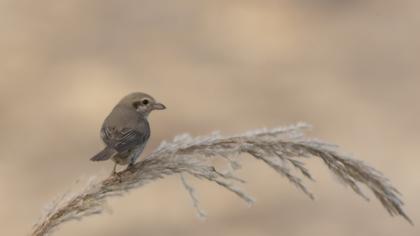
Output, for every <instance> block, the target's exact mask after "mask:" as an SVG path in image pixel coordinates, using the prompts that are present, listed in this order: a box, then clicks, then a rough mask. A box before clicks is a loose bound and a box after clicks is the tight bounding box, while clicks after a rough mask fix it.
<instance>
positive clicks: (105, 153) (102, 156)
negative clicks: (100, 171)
mask: <svg viewBox="0 0 420 236" xmlns="http://www.w3.org/2000/svg"><path fill="white" fill-rule="evenodd" d="M116 153H117V151H116V150H115V149H113V148H110V147H106V148H104V150H102V151H100V152H99V153H98V154H96V155H95V156H94V157H92V158H90V160H91V161H106V160H108V159H109V158H111V157H112V156H113V155H115V154H116Z"/></svg>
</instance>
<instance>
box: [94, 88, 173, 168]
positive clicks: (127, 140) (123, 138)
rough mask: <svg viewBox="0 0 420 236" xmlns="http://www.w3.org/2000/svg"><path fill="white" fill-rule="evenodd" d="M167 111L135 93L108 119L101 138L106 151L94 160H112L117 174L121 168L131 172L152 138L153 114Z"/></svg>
mask: <svg viewBox="0 0 420 236" xmlns="http://www.w3.org/2000/svg"><path fill="white" fill-rule="evenodd" d="M164 109H166V107H165V106H164V105H163V104H161V103H158V102H156V101H155V99H154V98H153V97H151V96H150V95H148V94H145V93H140V92H136V93H131V94H129V95H127V96H125V97H124V98H123V99H122V100H121V101H120V102H119V103H118V104H117V105H116V106H115V107H114V109H113V110H112V112H111V113H110V114H109V115H108V117H107V118H106V119H105V121H104V123H103V124H102V128H101V138H102V140H103V141H104V143H105V145H106V147H105V148H104V149H103V150H102V151H101V152H99V153H98V154H96V155H95V156H94V157H92V158H91V159H90V160H92V161H105V160H108V159H112V160H113V161H114V162H115V165H114V169H113V172H112V173H113V174H115V172H116V167H117V164H118V165H128V167H127V168H130V167H131V166H132V165H133V164H134V162H135V161H136V160H137V158H138V157H139V156H140V154H141V153H142V152H143V150H144V147H145V146H146V143H147V141H148V140H149V137H150V126H149V122H148V121H147V117H148V116H149V114H150V112H152V111H153V110H164Z"/></svg>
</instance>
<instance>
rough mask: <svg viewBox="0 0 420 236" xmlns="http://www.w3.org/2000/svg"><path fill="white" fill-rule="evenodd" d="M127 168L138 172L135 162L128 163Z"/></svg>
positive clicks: (132, 171)
mask: <svg viewBox="0 0 420 236" xmlns="http://www.w3.org/2000/svg"><path fill="white" fill-rule="evenodd" d="M125 170H128V171H130V172H131V173H134V172H136V168H134V163H130V164H128V166H127V168H126V169H125Z"/></svg>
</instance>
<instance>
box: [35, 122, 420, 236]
mask: <svg viewBox="0 0 420 236" xmlns="http://www.w3.org/2000/svg"><path fill="white" fill-rule="evenodd" d="M306 128H308V125H306V124H303V123H300V124H297V125H293V126H289V127H285V128H274V129H259V130H254V131H250V132H247V133H244V134H241V135H235V136H228V137H225V136H222V135H220V134H219V133H213V134H211V135H208V136H203V137H195V138H194V137H191V136H190V135H187V134H185V135H179V136H177V137H175V139H174V140H173V141H172V142H163V143H162V144H161V145H160V146H159V147H158V148H157V149H156V150H155V151H154V152H153V153H151V154H150V155H149V156H147V157H146V158H145V159H144V160H142V161H140V162H138V163H137V164H136V165H135V167H134V169H133V170H134V171H123V172H121V173H120V174H119V175H118V176H117V175H113V176H110V177H108V178H107V179H105V180H102V181H90V182H89V183H88V184H87V186H86V187H85V188H84V189H83V190H82V191H81V192H79V193H73V194H66V195H64V196H62V197H61V198H59V199H58V200H56V201H54V202H52V203H51V204H50V205H49V206H48V207H47V209H46V210H45V212H44V214H43V216H42V217H41V218H40V220H39V221H38V223H36V224H35V226H34V228H33V231H32V234H31V235H33V236H41V235H48V234H49V233H51V232H52V231H53V230H54V229H56V228H57V226H59V225H61V224H63V223H65V222H67V221H71V220H75V219H81V218H83V217H87V216H90V215H94V214H101V213H102V212H103V211H104V204H105V201H106V199H107V198H108V197H112V196H121V195H123V194H124V193H125V192H127V191H128V190H131V189H134V188H139V187H141V186H143V185H145V184H148V183H150V182H153V181H156V180H158V179H161V178H164V177H166V176H169V175H180V176H181V180H182V183H183V185H184V187H185V189H186V190H187V191H188V193H189V194H190V196H191V199H192V202H193V206H194V207H195V208H196V209H197V212H198V215H199V216H200V217H206V213H205V212H204V211H203V210H201V208H200V207H199V202H198V199H197V197H196V195H195V191H194V188H193V187H192V186H191V185H189V184H188V182H187V180H186V178H185V176H184V175H186V174H188V175H190V176H193V177H196V178H198V179H203V180H207V181H211V182H213V183H216V184H218V185H219V186H221V187H223V188H224V189H226V190H228V191H231V192H232V193H234V194H236V195H237V196H238V197H239V198H241V199H243V200H244V201H245V202H247V203H249V204H252V203H253V202H254V200H253V198H252V197H251V196H249V195H248V194H247V193H245V192H244V191H242V190H241V189H240V188H239V187H238V185H237V183H241V182H242V183H243V182H244V181H243V180H241V179H240V178H238V177H237V176H235V175H234V174H235V170H237V169H239V168H240V167H241V165H240V160H241V159H242V158H243V155H239V154H249V155H250V156H251V157H253V158H255V159H257V160H260V161H263V162H264V163H266V164H267V165H268V166H269V167H271V168H272V169H274V170H275V171H276V172H277V173H279V174H281V175H282V176H284V177H286V179H287V180H289V181H290V182H291V183H292V184H294V185H295V186H296V187H297V188H298V189H300V190H302V192H303V193H304V194H306V195H307V196H308V197H309V198H311V199H313V195H312V193H311V192H310V191H309V190H308V189H307V187H306V186H305V185H304V183H303V178H308V179H311V180H312V175H311V173H310V172H309V170H308V169H307V168H306V167H305V165H304V161H305V160H306V159H307V158H313V157H316V158H319V159H321V160H322V161H323V162H324V163H325V165H327V166H328V168H329V169H330V170H331V171H332V172H333V173H334V174H335V175H336V176H337V177H338V179H339V180H341V182H342V183H343V184H344V185H346V186H349V187H351V188H352V189H353V190H354V192H355V193H357V194H358V195H360V196H362V197H363V198H365V199H368V198H367V197H366V196H365V195H364V193H363V192H362V191H361V189H360V187H359V185H365V186H367V187H368V188H369V189H370V190H371V191H372V192H373V194H374V196H375V197H376V198H377V199H378V200H379V201H380V202H381V203H382V205H383V207H384V208H385V209H386V210H387V211H388V213H389V214H390V215H391V216H394V215H397V216H402V217H404V218H405V219H406V220H407V221H408V222H410V223H412V221H411V220H410V218H409V217H408V216H407V214H406V213H405V212H404V211H403V209H402V206H403V202H402V201H401V199H400V197H399V192H398V190H397V189H396V188H394V187H393V186H392V185H391V184H390V183H389V181H388V179H387V178H386V177H384V176H383V175H382V174H381V173H380V172H379V171H377V170H375V169H374V168H372V167H370V166H368V165H366V164H364V163H363V162H362V161H360V160H355V159H352V158H350V157H349V156H347V155H344V154H341V153H340V152H339V151H338V150H337V147H336V146H335V145H331V144H329V143H326V142H322V141H318V140H315V139H309V138H307V137H305V136H304V133H303V131H304V130H305V129H306ZM214 158H223V159H225V160H226V163H227V165H226V166H227V167H228V168H225V169H226V170H223V171H221V170H218V169H216V167H215V166H214V165H213V162H212V160H213V159H214ZM293 169H295V170H298V172H300V173H301V174H299V173H297V174H296V172H294V171H293Z"/></svg>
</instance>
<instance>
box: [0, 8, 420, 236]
mask: <svg viewBox="0 0 420 236" xmlns="http://www.w3.org/2000/svg"><path fill="white" fill-rule="evenodd" d="M419 8H420V2H419V1H415V0H412V1H410V0H403V1H383V0H368V1H342V0H317V1H312V0H298V1H296V0H289V1H280V0H277V1H275V0H266V1H261V0H258V1H257V0H254V1H251V0H245V1H226V0H225V1H222V0H211V1H210V0H208V1H196V0H178V1H173V0H142V1H131V0H130V1H117V0H107V1H100V0H92V1H82V0H74V1H30V0H19V1H15V0H1V1H0V29H1V30H0V112H1V113H0V131H1V132H0V160H1V164H0V186H1V194H0V234H1V235H27V234H28V233H29V232H30V229H31V225H32V223H34V222H35V221H36V219H37V217H38V216H39V215H40V212H41V209H42V207H43V206H44V205H45V204H46V203H48V202H49V201H51V200H52V199H54V198H55V196H57V195H59V194H60V193H62V192H65V191H66V190H67V189H68V188H69V187H70V186H72V185H74V181H75V180H77V179H80V178H81V179H82V181H84V180H83V179H86V178H88V177H89V176H92V175H99V176H100V177H105V176H106V174H107V173H108V172H109V171H110V170H111V168H112V163H111V162H109V163H92V162H89V161H88V159H89V158H90V157H91V156H92V155H93V154H95V152H97V151H98V150H99V149H100V148H101V147H102V143H101V141H100V139H99V128H100V125H101V123H102V120H103V119H104V117H105V116H106V115H107V114H108V112H109V111H110V110H111V109H112V107H113V106H114V105H115V103H116V102H117V101H118V100H119V99H120V98H121V97H122V96H124V95H125V94H126V93H129V92H132V91H145V92H148V93H150V94H152V95H154V96H155V97H156V98H157V99H158V100H159V101H162V102H163V103H165V104H166V105H167V106H168V108H169V109H168V110H166V111H164V112H156V113H154V114H152V115H151V125H152V130H153V134H152V138H151V142H150V143H149V145H148V148H147V150H146V152H151V151H152V150H153V148H155V147H156V146H157V145H158V144H159V142H161V141H162V140H168V139H171V138H172V137H173V136H175V135H176V134H179V133H183V132H189V133H192V134H194V135H198V134H206V133H209V132H211V131H214V130H220V131H222V132H223V133H226V134H233V133H237V132H242V131H245V130H248V129H250V128H259V127H273V126H279V125H287V124H292V123H295V122H297V121H306V122H308V123H311V124H313V125H314V129H313V132H312V133H311V135H312V136H315V137H318V138H322V139H324V140H329V141H332V142H334V143H337V144H340V145H341V146H342V148H343V150H346V151H348V152H350V153H352V154H353V155H354V156H355V157H357V158H359V159H363V160H364V161H366V162H367V163H369V164H371V165H373V166H375V167H376V168H378V169H380V170H382V171H383V172H384V173H385V175H386V176H388V177H389V178H390V179H391V180H392V182H393V183H394V184H395V185H396V186H397V187H398V188H399V190H401V192H402V193H403V194H404V200H405V202H406V203H407V205H406V208H405V209H406V210H407V213H408V214H409V215H410V216H411V217H412V218H413V220H414V221H415V222H416V223H419V222H420V212H419V210H420V204H419V201H418V199H420V191H419V189H420V171H419V165H420V161H419V155H420V145H419V142H420V125H419V116H420V105H419V99H420V95H419V89H420V77H419V76H420V56H419V55H420V43H419V42H420V14H419ZM308 168H310V169H311V170H312V173H313V174H314V176H315V178H316V179H317V182H316V183H314V184H311V183H309V185H310V188H311V189H312V190H313V191H314V192H315V193H316V195H317V200H316V201H310V200H309V199H307V198H306V197H305V196H304V194H302V193H300V192H299V191H298V190H296V189H295V188H294V187H293V186H292V185H291V184H289V183H288V182H287V181H286V180H285V179H283V178H282V177H280V176H278V175H277V174H276V173H274V171H273V170H271V169H269V168H268V167H266V166H265V165H264V164H262V163H259V162H257V161H254V160H251V159H247V161H246V162H245V170H243V171H242V172H241V175H242V177H244V178H245V179H247V180H248V182H249V183H248V185H247V191H248V192H249V193H251V194H253V195H254V196H255V197H256V199H257V204H256V205H255V206H253V207H252V208H247V207H246V206H245V204H243V203H242V202H241V201H240V200H239V199H237V198H236V196H233V195H232V194H230V193H228V192H226V191H224V190H222V189H220V188H218V187H217V186H214V185H213V184H209V183H204V182H200V181H195V180H191V182H192V184H193V185H194V186H195V187H196V188H197V191H198V196H199V198H200V200H201V205H202V207H203V208H204V209H206V210H207V212H208V213H209V218H208V220H206V221H200V220H199V219H197V218H196V215H195V211H194V209H193V208H192V207H191V203H190V200H189V197H188V195H187V193H186V192H185V190H184V189H183V188H182V185H181V183H180V182H179V179H178V178H177V177H170V178H167V179H164V180H161V181H158V182H155V183H153V184H150V185H148V186H145V187H144V188H141V189H138V190H135V191H133V192H131V193H129V194H128V195H127V196H125V197H122V198H116V199H111V200H110V201H109V206H110V208H112V209H113V213H112V214H106V215H100V216H95V217H90V218H87V219H85V220H83V221H81V222H72V223H68V224H65V225H64V226H62V227H61V228H60V229H59V230H58V231H56V232H55V234H54V235H57V236H66V235H69V236H70V235H81V236H84V235H86V236H87V235H89V236H90V235H105V236H112V235H127V236H134V235H153V236H155V235H159V236H160V235H162V236H163V235H182V236H185V235H240V236H257V235H258V236H264V235H297V236H301V235H302V236H303V235H322V236H327V235H340V236H346V235H360V236H368V235H369V236H371V235H381V236H387V235H389V236H394V235H409V236H410V235H413V236H414V235H420V230H419V228H418V227H417V226H415V227H411V226H410V225H409V224H408V223H407V222H405V221H404V220H403V219H402V218H391V217H390V216H389V215H388V214H387V212H386V211H385V210H384V209H383V208H382V207H381V205H380V204H379V203H378V202H377V201H376V200H373V201H371V202H370V203H367V202H364V201H363V200H362V199H361V198H359V197H358V196H356V195H355V194H353V192H352V191H351V190H350V189H346V188H344V187H342V186H341V185H340V184H339V183H338V181H336V180H335V179H334V178H333V176H332V175H331V174H330V173H329V172H328V170H327V169H326V168H325V167H324V166H323V165H322V163H320V162H319V161H311V162H310V163H309V166H308ZM370 196H372V195H370ZM372 198H373V196H372Z"/></svg>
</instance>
